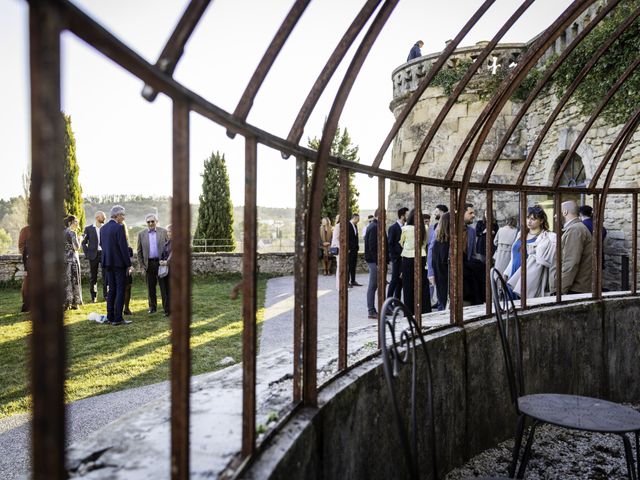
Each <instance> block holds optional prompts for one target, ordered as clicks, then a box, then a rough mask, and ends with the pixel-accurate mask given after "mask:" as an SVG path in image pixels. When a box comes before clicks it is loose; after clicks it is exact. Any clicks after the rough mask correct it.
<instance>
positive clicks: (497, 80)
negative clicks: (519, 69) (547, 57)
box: [431, 59, 543, 102]
mask: <svg viewBox="0 0 640 480" xmlns="http://www.w3.org/2000/svg"><path fill="white" fill-rule="evenodd" d="M472 63H473V62H472V61H471V60H470V59H465V60H462V61H460V62H458V63H457V64H456V65H455V66H454V67H453V68H447V69H443V70H440V71H439V72H438V74H437V75H436V76H435V77H434V79H433V81H432V82H431V86H434V87H442V89H443V90H444V93H445V94H446V95H451V92H453V89H454V88H455V86H456V84H457V83H458V82H459V81H460V80H462V77H464V76H465V74H466V73H467V70H468V69H469V67H470V66H471V64H472ZM511 71H512V70H511V69H508V68H499V69H497V70H496V73H495V74H486V73H485V72H482V76H481V77H479V78H478V77H477V76H474V77H473V78H472V80H471V82H469V84H468V85H467V88H469V89H470V90H473V91H475V92H476V93H477V94H478V95H479V96H480V98H481V99H482V100H486V99H488V98H489V97H491V96H492V95H493V94H494V93H495V92H496V91H497V90H498V88H499V87H500V85H501V84H502V82H503V81H504V80H505V79H506V78H507V77H508V76H509V74H510V73H511ZM478 73H481V72H478ZM542 74H543V70H538V69H537V68H533V69H532V70H531V71H530V72H529V74H528V75H527V76H526V77H525V79H524V80H523V81H522V83H521V84H520V85H519V86H518V88H516V90H515V91H514V92H513V94H511V100H513V101H514V102H523V101H524V100H525V99H526V98H527V96H528V95H529V93H530V92H531V90H533V87H534V86H535V85H536V83H537V82H538V80H539V79H540V78H541V77H542ZM476 75H477V74H476Z"/></svg>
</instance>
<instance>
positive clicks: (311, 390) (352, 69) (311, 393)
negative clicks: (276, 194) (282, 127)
mask: <svg viewBox="0 0 640 480" xmlns="http://www.w3.org/2000/svg"><path fill="white" fill-rule="evenodd" d="M398 1H399V0H387V1H385V3H384V5H383V6H382V8H381V9H380V11H379V12H378V15H377V16H376V18H375V19H374V21H373V23H372V24H371V26H370V27H369V30H368V31H367V33H366V34H365V36H364V38H363V39H362V42H361V43H360V46H359V47H358V50H357V51H356V53H355V55H354V57H353V59H352V60H351V64H350V65H349V68H348V69H347V72H346V74H345V76H344V78H343V80H342V83H341V84H340V87H339V89H338V93H337V94H336V98H335V100H334V102H333V105H332V106H331V110H330V112H329V115H328V117H327V121H326V122H325V125H324V129H323V132H322V138H321V140H320V147H319V148H318V156H317V161H316V163H315V164H314V166H313V175H312V176H311V184H310V187H309V214H308V215H307V221H306V228H305V245H307V248H306V250H305V252H304V259H303V262H304V271H305V285H306V286H307V288H306V289H305V290H304V295H305V302H304V303H305V304H306V305H309V308H308V309H307V310H305V312H304V315H305V316H308V315H312V316H314V317H315V315H316V312H317V302H318V298H317V295H313V294H311V292H316V291H317V287H318V261H317V260H318V259H317V257H316V252H317V251H318V242H319V239H318V235H316V229H315V225H316V224H319V223H320V203H321V201H322V189H323V186H324V181H325V179H326V176H327V167H328V163H329V156H330V150H331V144H332V142H333V137H334V136H335V133H336V130H337V127H338V121H339V120H340V115H341V114H342V110H343V109H344V105H345V103H346V101H347V98H348V96H349V92H350V91H351V88H352V87H353V84H354V82H355V80H356V78H357V76H358V73H359V72H360V69H361V68H362V64H363V63H364V61H365V59H366V58H367V56H368V55H369V52H370V51H371V48H372V47H373V44H374V42H375V39H376V38H377V37H378V35H379V34H380V32H381V31H382V28H383V27H384V25H385V24H386V22H387V20H388V19H389V17H390V16H391V13H392V12H393V9H394V8H395V7H396V5H397V4H398ZM315 320H316V321H317V318H315ZM316 333H317V332H316ZM306 341H307V342H308V341H315V339H312V338H308V337H307V338H306ZM304 362H305V366H306V367H307V368H306V371H307V372H316V368H317V366H316V363H317V359H316V358H310V357H309V356H305V359H304ZM316 382H317V378H316V375H315V373H312V374H311V377H310V378H308V379H307V381H306V382H304V386H303V389H304V391H303V402H304V404H305V405H315V404H316V402H317V389H316Z"/></svg>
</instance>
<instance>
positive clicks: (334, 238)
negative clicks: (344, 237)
mask: <svg viewBox="0 0 640 480" xmlns="http://www.w3.org/2000/svg"><path fill="white" fill-rule="evenodd" d="M331 248H336V249H338V250H337V252H338V254H337V255H336V290H340V250H339V249H340V215H336V224H335V226H334V227H333V232H332V233H331Z"/></svg>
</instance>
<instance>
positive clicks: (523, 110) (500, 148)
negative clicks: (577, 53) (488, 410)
mask: <svg viewBox="0 0 640 480" xmlns="http://www.w3.org/2000/svg"><path fill="white" fill-rule="evenodd" d="M620 1H621V0H611V1H610V2H609V3H607V4H606V6H605V7H604V8H603V9H602V10H600V12H599V13H598V15H597V16H596V17H595V18H594V19H593V20H591V21H590V22H589V24H588V25H587V26H586V27H585V28H584V30H582V31H581V32H580V33H579V34H578V35H577V36H576V37H575V38H574V39H573V40H572V41H571V43H570V44H569V45H567V47H566V48H565V49H564V51H563V52H562V54H561V55H560V56H559V57H558V58H557V59H556V61H555V62H553V65H551V66H550V67H549V68H548V69H547V70H546V71H545V72H544V75H543V77H542V78H541V79H540V80H538V82H537V83H536V85H535V87H534V88H533V90H531V92H530V93H529V95H528V96H527V99H526V100H525V102H524V104H523V105H522V107H520V110H518V113H517V114H516V117H515V118H514V119H513V121H512V122H511V125H509V128H508V129H507V132H506V133H505V134H504V135H503V137H502V140H501V141H500V143H499V145H498V147H497V148H496V150H495V151H494V152H493V156H492V157H491V161H490V162H489V165H488V167H487V170H486V171H485V173H484V177H483V178H482V183H485V184H486V183H488V182H489V178H490V177H491V174H492V173H493V170H494V168H495V167H496V165H497V163H498V159H499V158H500V155H501V154H502V152H503V150H504V148H505V147H506V146H507V143H508V142H509V140H510V139H511V136H512V135H513V132H515V130H516V128H517V127H518V124H519V123H520V121H521V120H522V118H523V117H524V116H525V114H526V113H527V112H528V110H529V107H530V106H531V104H532V103H533V102H534V101H535V100H536V99H537V98H538V94H539V93H540V92H541V91H542V89H543V88H544V87H545V86H546V85H547V84H548V83H549V82H550V81H551V78H552V77H553V75H554V74H555V73H556V71H557V70H558V69H559V68H560V67H561V66H562V64H563V63H564V62H565V60H566V59H567V57H568V56H569V55H571V53H572V52H573V51H574V50H575V49H576V47H577V46H578V45H579V44H580V42H582V40H584V38H585V37H586V36H587V35H588V34H589V33H591V31H592V30H593V29H594V28H595V27H596V26H597V25H598V24H599V23H600V22H601V21H602V20H603V19H604V18H605V17H606V16H607V15H608V13H609V12H610V11H611V10H613V8H614V7H615V6H616V5H617V4H618V3H620Z"/></svg>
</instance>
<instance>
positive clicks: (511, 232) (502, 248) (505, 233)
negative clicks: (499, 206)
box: [493, 217, 518, 272]
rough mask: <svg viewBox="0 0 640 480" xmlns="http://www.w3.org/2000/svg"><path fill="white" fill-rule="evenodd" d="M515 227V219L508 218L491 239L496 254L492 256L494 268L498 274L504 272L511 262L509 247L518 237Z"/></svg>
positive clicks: (516, 222) (516, 221) (516, 223)
mask: <svg viewBox="0 0 640 480" xmlns="http://www.w3.org/2000/svg"><path fill="white" fill-rule="evenodd" d="M517 225H518V220H517V219H516V217H509V218H508V219H507V223H506V225H504V226H503V227H500V229H499V230H498V233H496V236H495V238H494V239H493V244H494V245H495V246H496V253H494V254H493V259H494V260H495V263H494V267H495V268H496V270H498V271H499V272H504V271H505V270H506V268H507V265H509V262H510V261H511V247H512V246H513V242H515V241H516V236H517V235H518V230H517V229H516V226H517Z"/></svg>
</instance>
